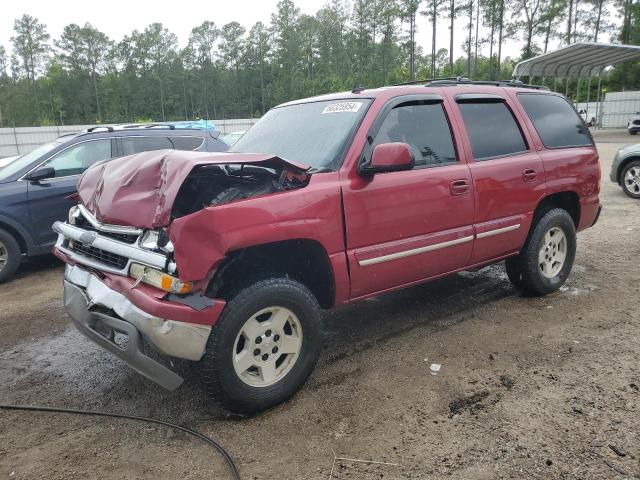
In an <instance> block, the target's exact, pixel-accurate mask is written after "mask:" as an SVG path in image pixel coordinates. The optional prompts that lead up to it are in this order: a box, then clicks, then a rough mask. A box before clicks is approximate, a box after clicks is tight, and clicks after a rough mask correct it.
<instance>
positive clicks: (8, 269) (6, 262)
mask: <svg viewBox="0 0 640 480" xmlns="http://www.w3.org/2000/svg"><path fill="white" fill-rule="evenodd" d="M19 266H20V245H18V242H17V241H16V239H15V238H13V235H11V234H10V233H8V232H6V231H4V230H0V283H3V282H6V281H7V280H10V279H11V278H12V277H13V275H14V274H15V273H16V270H18V267H19Z"/></svg>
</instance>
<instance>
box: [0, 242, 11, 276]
mask: <svg viewBox="0 0 640 480" xmlns="http://www.w3.org/2000/svg"><path fill="white" fill-rule="evenodd" d="M8 262H9V252H8V251H7V247H6V245H5V244H4V243H2V242H0V272H1V271H2V270H4V267H6V266H7V263H8Z"/></svg>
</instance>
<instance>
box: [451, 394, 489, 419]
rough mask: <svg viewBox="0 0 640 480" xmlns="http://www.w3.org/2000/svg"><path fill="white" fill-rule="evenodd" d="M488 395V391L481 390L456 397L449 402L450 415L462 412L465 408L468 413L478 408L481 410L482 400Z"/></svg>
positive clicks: (482, 406)
mask: <svg viewBox="0 0 640 480" xmlns="http://www.w3.org/2000/svg"><path fill="white" fill-rule="evenodd" d="M488 396H489V391H488V390H484V391H482V392H477V393H474V394H472V395H467V396H465V397H460V398H457V399H456V400H453V401H452V402H450V403H449V412H450V416H453V415H457V414H459V413H462V412H464V411H465V410H467V411H469V412H470V413H472V414H473V413H475V412H476V411H478V410H482V409H483V408H484V405H483V404H482V401H483V400H484V399H485V398H487V397H488Z"/></svg>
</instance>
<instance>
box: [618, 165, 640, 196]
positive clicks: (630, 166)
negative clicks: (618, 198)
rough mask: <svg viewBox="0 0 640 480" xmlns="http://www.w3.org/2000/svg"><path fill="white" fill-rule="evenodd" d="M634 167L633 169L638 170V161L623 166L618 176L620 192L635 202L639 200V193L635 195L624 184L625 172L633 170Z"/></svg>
mask: <svg viewBox="0 0 640 480" xmlns="http://www.w3.org/2000/svg"><path fill="white" fill-rule="evenodd" d="M634 167H635V168H639V167H640V160H634V161H632V162H629V163H627V164H626V165H625V166H624V168H623V169H622V173H621V174H620V186H621V187H622V191H623V192H624V193H625V194H626V195H627V196H628V197H631V198H635V199H636V200H637V199H640V192H638V193H635V192H633V191H631V190H629V188H628V187H627V185H626V184H625V182H624V178H625V177H626V175H627V172H628V171H629V170H631V169H632V168H634Z"/></svg>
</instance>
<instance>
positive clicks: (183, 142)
mask: <svg viewBox="0 0 640 480" xmlns="http://www.w3.org/2000/svg"><path fill="white" fill-rule="evenodd" d="M228 148H229V147H228V145H227V144H226V143H224V142H223V141H221V140H220V139H219V132H218V131H216V130H215V128H214V127H213V126H212V125H211V124H209V123H207V122H206V121H200V122H177V123H172V124H149V125H138V124H136V125H123V126H100V127H93V128H90V129H88V130H85V131H83V132H79V133H74V134H70V135H64V136H62V137H60V138H57V139H56V140H53V141H52V142H48V143H45V144H44V145H41V146H40V147H38V148H36V149H35V150H33V151H32V152H30V153H27V154H25V155H22V156H20V157H18V158H15V159H13V160H11V161H10V162H7V163H6V164H4V165H3V166H0V283H2V282H5V281H7V280H9V279H10V278H12V277H13V275H14V274H15V272H16V270H17V269H18V267H19V266H20V263H21V260H22V259H23V258H25V257H32V256H36V255H42V254H47V253H49V251H50V249H51V247H52V246H53V244H54V243H55V240H56V235H55V234H54V233H53V231H52V230H51V225H52V224H53V222H55V221H57V220H66V218H67V214H68V212H69V209H70V208H71V206H72V205H73V204H74V201H73V200H72V199H70V198H69V197H70V196H71V195H72V194H73V193H75V191H76V182H77V181H78V177H79V175H80V174H82V173H83V172H84V171H85V170H86V169H87V168H89V167H90V166H91V165H93V164H94V163H96V162H98V161H101V160H109V159H112V158H116V157H122V156H125V155H133V154H135V153H139V152H144V151H148V150H164V149H176V150H199V151H205V152H224V151H226V150H228Z"/></svg>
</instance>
